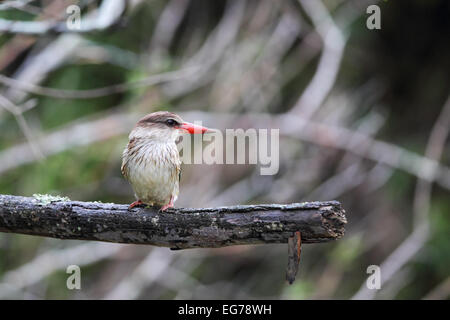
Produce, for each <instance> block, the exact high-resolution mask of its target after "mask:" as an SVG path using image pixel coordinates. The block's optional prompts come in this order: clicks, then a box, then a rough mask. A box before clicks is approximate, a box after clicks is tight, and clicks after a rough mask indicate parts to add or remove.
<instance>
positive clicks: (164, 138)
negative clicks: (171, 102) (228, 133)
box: [130, 111, 214, 143]
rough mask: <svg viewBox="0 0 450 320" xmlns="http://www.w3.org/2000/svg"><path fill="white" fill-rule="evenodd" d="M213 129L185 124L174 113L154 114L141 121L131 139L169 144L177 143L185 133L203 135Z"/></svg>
mask: <svg viewBox="0 0 450 320" xmlns="http://www.w3.org/2000/svg"><path fill="white" fill-rule="evenodd" d="M210 131H214V130H212V129H209V128H206V127H202V126H199V125H195V124H193V123H189V122H185V121H183V119H181V117H180V116H179V115H177V114H175V113H173V112H168V111H158V112H153V113H150V114H148V115H146V116H145V117H143V118H142V119H140V120H139V121H138V122H137V123H136V126H135V127H134V129H133V130H132V131H131V133H130V139H131V138H144V139H150V140H153V141H158V142H163V143H168V142H175V141H176V140H177V138H178V137H179V136H180V135H181V134H183V133H190V134H203V133H206V132H210Z"/></svg>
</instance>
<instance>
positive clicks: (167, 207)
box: [159, 197, 173, 212]
mask: <svg viewBox="0 0 450 320" xmlns="http://www.w3.org/2000/svg"><path fill="white" fill-rule="evenodd" d="M169 208H173V197H171V198H170V202H169V203H168V204H166V205H164V206H162V207H161V209H159V211H160V212H164V211H166V210H167V209H169Z"/></svg>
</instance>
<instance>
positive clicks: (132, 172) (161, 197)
mask: <svg viewBox="0 0 450 320" xmlns="http://www.w3.org/2000/svg"><path fill="white" fill-rule="evenodd" d="M141 152H142V153H141ZM141 152H139V153H137V154H135V155H134V156H130V157H129V158H128V161H127V163H126V167H127V168H126V171H127V179H128V181H129V182H130V183H131V185H132V187H133V190H134V193H135V195H136V198H137V199H138V200H141V201H142V202H144V203H146V204H148V205H158V206H162V205H165V204H168V203H169V202H170V199H171V198H172V197H173V201H175V200H176V198H177V197H178V192H179V172H180V160H179V155H178V150H177V148H176V146H175V145H174V146H173V147H171V146H169V147H168V148H167V147H165V148H164V149H163V150H161V148H158V146H152V145H150V146H148V147H146V148H142V151H141Z"/></svg>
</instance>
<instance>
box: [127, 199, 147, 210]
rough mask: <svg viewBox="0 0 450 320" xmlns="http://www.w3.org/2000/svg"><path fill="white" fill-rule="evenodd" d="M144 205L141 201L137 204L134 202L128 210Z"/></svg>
mask: <svg viewBox="0 0 450 320" xmlns="http://www.w3.org/2000/svg"><path fill="white" fill-rule="evenodd" d="M142 204H144V203H143V202H142V201H141V200H137V201H135V202H133V203H132V204H130V206H129V207H128V210H131V209H133V208H134V207H137V206H140V205H142Z"/></svg>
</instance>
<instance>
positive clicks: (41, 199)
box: [33, 193, 70, 206]
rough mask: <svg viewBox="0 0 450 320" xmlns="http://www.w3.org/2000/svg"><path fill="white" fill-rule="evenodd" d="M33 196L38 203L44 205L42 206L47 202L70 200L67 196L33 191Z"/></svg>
mask: <svg viewBox="0 0 450 320" xmlns="http://www.w3.org/2000/svg"><path fill="white" fill-rule="evenodd" d="M33 197H34V199H35V200H37V201H38V203H39V204H41V205H44V206H45V205H47V204H50V203H52V202H59V201H70V199H69V198H67V197H61V196H52V195H50V194H39V193H35V194H33Z"/></svg>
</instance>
